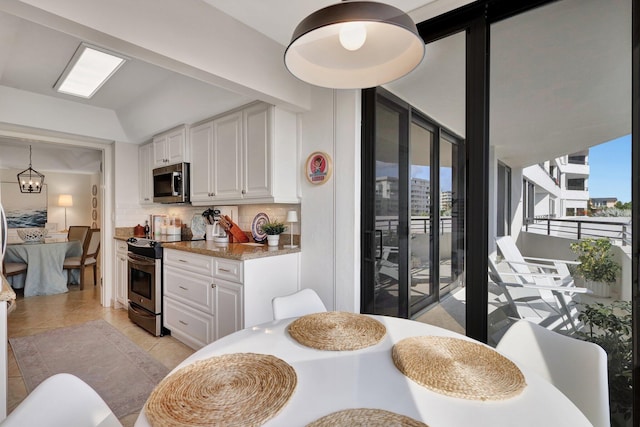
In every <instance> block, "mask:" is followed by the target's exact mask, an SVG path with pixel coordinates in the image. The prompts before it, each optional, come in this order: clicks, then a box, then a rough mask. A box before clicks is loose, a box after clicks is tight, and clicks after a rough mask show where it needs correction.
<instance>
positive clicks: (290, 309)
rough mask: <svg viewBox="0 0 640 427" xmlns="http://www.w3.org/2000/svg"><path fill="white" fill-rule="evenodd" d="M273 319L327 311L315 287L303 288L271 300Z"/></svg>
mask: <svg viewBox="0 0 640 427" xmlns="http://www.w3.org/2000/svg"><path fill="white" fill-rule="evenodd" d="M271 305H272V307H273V320H280V319H288V318H290V317H299V316H304V315H305V314H312V313H321V312H325V311H327V308H326V307H325V305H324V303H323V302H322V300H321V299H320V297H319V296H318V294H317V293H316V292H315V291H314V290H313V289H309V288H306V289H302V290H300V291H298V292H295V293H293V294H290V295H284V296H280V297H275V298H274V299H273V300H271Z"/></svg>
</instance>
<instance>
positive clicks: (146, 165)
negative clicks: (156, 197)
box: [138, 143, 153, 205]
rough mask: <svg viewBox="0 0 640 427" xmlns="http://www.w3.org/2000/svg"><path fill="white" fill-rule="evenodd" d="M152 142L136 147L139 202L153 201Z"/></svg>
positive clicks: (147, 203) (148, 202)
mask: <svg viewBox="0 0 640 427" xmlns="http://www.w3.org/2000/svg"><path fill="white" fill-rule="evenodd" d="M152 154H153V144H152V143H149V144H144V145H141V146H140V148H138V193H139V195H140V197H139V200H138V201H139V203H140V204H141V205H149V204H152V203H153V176H152V174H153V159H152Z"/></svg>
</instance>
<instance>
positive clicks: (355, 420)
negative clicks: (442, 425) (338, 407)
mask: <svg viewBox="0 0 640 427" xmlns="http://www.w3.org/2000/svg"><path fill="white" fill-rule="evenodd" d="M307 427H428V426H427V425H426V424H425V423H422V422H420V421H416V420H414V419H413V418H410V417H407V416H405V415H400V414H396V413H395V412H390V411H385V410H383V409H369V408H357V409H345V410H343V411H338V412H333V413H331V414H329V415H326V416H324V417H322V418H319V419H317V420H315V421H313V422H311V423H309V424H307Z"/></svg>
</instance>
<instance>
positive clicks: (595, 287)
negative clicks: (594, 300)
mask: <svg viewBox="0 0 640 427" xmlns="http://www.w3.org/2000/svg"><path fill="white" fill-rule="evenodd" d="M584 282H585V286H586V287H587V289H590V290H591V291H592V292H593V296H596V297H601V298H609V297H611V286H609V284H608V283H606V282H594V281H593V280H585V281H584Z"/></svg>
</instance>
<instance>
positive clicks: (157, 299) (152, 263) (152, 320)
mask: <svg viewBox="0 0 640 427" xmlns="http://www.w3.org/2000/svg"><path fill="white" fill-rule="evenodd" d="M127 246H128V249H129V253H128V254H127V255H128V263H127V264H128V268H127V269H128V277H129V280H128V297H129V319H131V321H132V322H134V323H135V324H137V325H139V326H140V327H142V328H144V329H146V330H147V331H149V332H150V333H152V334H153V335H155V336H162V335H164V332H165V330H164V329H163V327H162V245H161V244H160V242H158V241H155V240H151V239H142V238H136V237H132V238H130V239H129V240H127Z"/></svg>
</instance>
